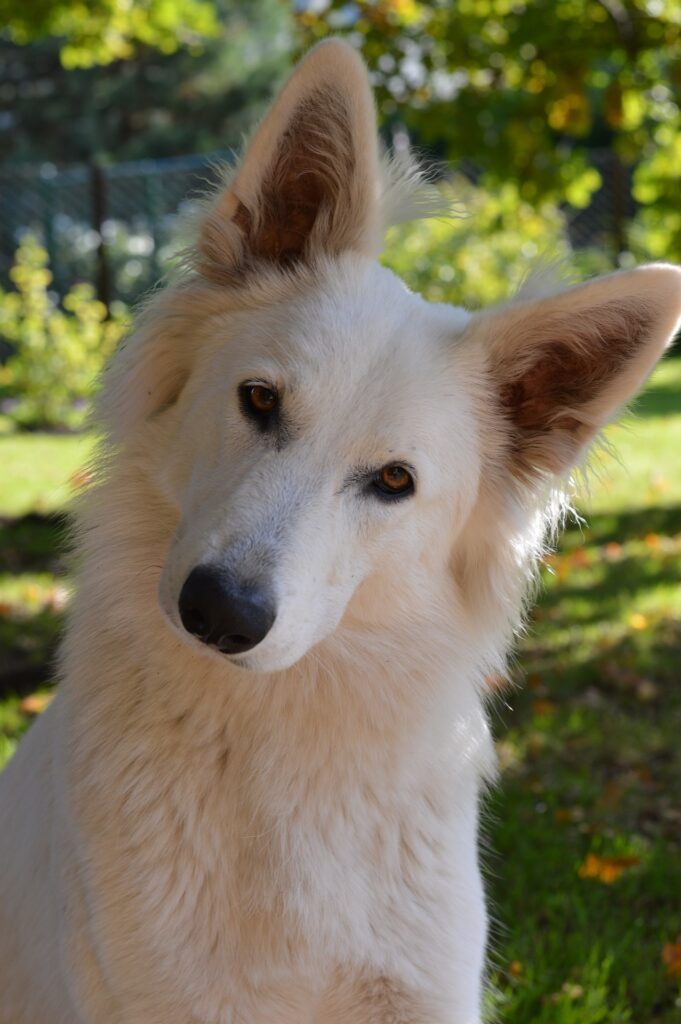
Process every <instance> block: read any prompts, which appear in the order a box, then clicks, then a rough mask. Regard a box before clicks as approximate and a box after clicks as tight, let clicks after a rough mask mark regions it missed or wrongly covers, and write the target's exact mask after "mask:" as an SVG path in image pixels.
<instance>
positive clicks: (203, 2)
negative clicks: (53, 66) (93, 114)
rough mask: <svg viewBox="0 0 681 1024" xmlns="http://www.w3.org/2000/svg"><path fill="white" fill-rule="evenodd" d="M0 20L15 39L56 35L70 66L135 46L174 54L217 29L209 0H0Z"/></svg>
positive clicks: (121, 55) (101, 60) (103, 60)
mask: <svg viewBox="0 0 681 1024" xmlns="http://www.w3.org/2000/svg"><path fill="white" fill-rule="evenodd" d="M0 23H1V24H3V25H5V26H6V27H7V29H8V30H9V33H10V36H11V38H12V39H13V40H14V41H15V42H17V43H27V42H31V41H33V40H36V39H43V38H45V37H48V36H49V37H56V38H58V39H60V40H61V41H62V42H61V57H62V61H63V63H64V66H65V67H72V68H74V67H91V66H92V65H93V64H108V63H110V62H111V61H115V60H125V59H128V58H130V57H132V56H133V54H134V53H135V51H136V50H137V49H138V48H139V47H140V46H151V47H154V48H155V49H158V50H160V51H161V52H163V53H173V52H174V51H175V50H177V49H178V47H180V46H196V45H199V44H201V43H202V42H203V41H204V40H205V39H207V38H210V37H211V36H215V35H217V34H218V31H219V21H218V18H217V12H216V5H215V4H214V3H212V2H211V0H135V2H134V3H128V2H126V0H84V2H82V3H73V0H23V2H22V3H21V4H16V3H14V0H0Z"/></svg>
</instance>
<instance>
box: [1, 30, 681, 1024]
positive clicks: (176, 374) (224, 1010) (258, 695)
mask: <svg viewBox="0 0 681 1024" xmlns="http://www.w3.org/2000/svg"><path fill="white" fill-rule="evenodd" d="M414 188H418V181H416V176H415V173H414V172H413V171H412V172H409V173H407V174H406V176H404V175H403V176H402V177H400V176H399V174H398V172H397V171H396V170H395V168H394V165H393V168H392V170H391V169H390V168H389V167H388V168H387V169H386V167H385V166H383V165H382V164H381V162H380V161H379V158H378V153H377V140H376V130H375V124H374V109H373V105H372V98H371V93H370V90H369V87H368V84H367V77H366V72H365V70H364V67H363V65H362V63H361V61H360V60H359V58H358V57H357V56H356V55H355V53H354V52H353V51H352V50H351V49H350V48H348V47H347V46H346V45H344V44H343V43H340V42H338V41H329V42H326V43H323V44H321V45H320V46H319V47H317V48H316V49H315V50H313V51H312V53H311V54H309V56H308V57H307V58H306V59H305V60H304V61H303V62H302V63H301V65H300V66H299V68H298V69H297V71H296V72H295V73H294V75H293V77H292V79H291V80H290V82H289V84H288V85H287V86H286V88H285V89H284V91H283V92H282V94H281V95H280V97H279V99H278V100H277V102H276V103H275V105H274V107H273V108H272V110H271V112H270V113H269V114H268V115H267V117H266V118H265V120H264V121H263V123H262V125H261V126H260V128H259V129H258V131H257V132H256V134H255V137H254V138H253V140H252V141H251V143H250V146H249V147H248V149H247V152H246V155H245V158H244V160H243V162H242V164H241V166H240V168H239V169H238V171H237V173H236V174H235V176H234V178H233V180H232V182H231V184H230V185H229V186H228V187H227V188H226V190H225V191H224V193H223V194H222V195H221V196H220V197H219V198H218V200H217V201H216V202H215V204H214V205H213V207H212V209H211V210H210V212H209V213H208V214H207V215H206V217H205V219H204V222H203V224H202V226H201V232H200V238H199V241H198V244H197V247H196V253H195V261H194V264H193V267H192V269H191V271H190V272H188V273H187V274H186V276H185V277H184V279H183V280H182V281H180V282H178V283H177V284H175V285H173V286H172V287H171V288H169V289H168V290H166V291H165V292H164V293H162V294H161V295H159V296H157V297H156V298H154V300H153V301H152V302H151V304H150V306H149V308H148V310H147V312H146V315H145V316H144V318H143V322H142V323H141V325H140V326H139V329H138V331H137V333H136V334H135V335H134V336H133V337H132V338H131V339H130V340H129V342H128V343H127V344H126V345H125V346H124V347H123V349H122V350H121V351H120V352H119V353H118V354H117V356H116V358H115V359H114V362H113V365H112V367H111V368H110V370H109V372H108V375H107V377H106V379H105V384H104V397H103V399H102V402H101V409H100V414H101V417H102V419H101V422H102V424H103V426H104V428H105V430H106V434H107V439H106V441H105V443H104V446H103V452H102V458H101V461H100V472H99V477H98V480H97V483H96V484H95V486H94V487H93V488H92V489H91V491H90V493H89V494H88V495H87V496H86V498H85V500H84V503H83V507H82V508H81V510H80V513H79V517H78V523H79V526H78V538H79V546H78V552H79V568H78V586H77V595H76V598H75V606H74V608H73V611H72V613H71V616H70V625H69V629H68V634H67V637H66V641H65V644H64V649H63V654H62V683H61V686H60V690H59V693H58V696H57V698H56V699H55V701H54V702H53V703H52V705H51V706H50V708H49V710H48V711H47V712H46V713H45V714H44V715H43V716H42V717H41V718H40V719H39V720H38V722H37V723H36V724H35V725H34V727H33V728H32V729H31V731H30V733H29V735H28V737H27V739H26V740H25V741H24V743H23V744H22V746H21V748H20V750H19V752H18V753H17V755H16V756H15V758H14V760H13V762H12V763H11V764H10V765H9V768H8V770H7V771H6V773H5V775H4V777H3V779H2V787H1V789H2V791H1V810H0V836H1V838H0V864H1V878H0V1021H1V1022H2V1024H76V1022H80V1024H119V1022H120V1024H123V1022H125V1024H341V1022H342V1024H477V1022H479V1021H480V1019H481V1008H480V1006H481V988H482V980H483V970H484V958H485V933H486V913H485V903H484V898H483V891H482V886H481V881H480V874H479V870H478V850H477V816H478V799H479V795H480V791H481V789H482V788H483V787H484V786H485V785H486V784H487V783H488V781H489V780H490V779H492V778H493V776H494V771H495V768H494V754H493V750H492V744H491V742H490V736H489V730H488V727H487V722H486V718H485V710H484V703H485V682H484V680H485V677H486V675H487V674H488V673H490V672H497V671H503V668H504V662H505V658H506V655H507V650H508V647H509V644H510V642H511V640H512V638H513V634H514V631H515V630H516V628H517V627H518V624H519V622H520V619H521V616H522V610H523V603H524V600H525V597H526V593H527V591H528V585H529V584H530V582H531V580H532V578H533V574H534V573H535V569H536V564H537V560H538V557H539V556H540V554H541V552H542V543H543V537H544V535H545V532H546V529H547V527H550V525H551V523H552V520H553V519H554V518H555V515H556V509H558V508H559V507H560V491H561V484H560V481H561V479H564V478H565V475H566V473H567V472H568V471H569V469H570V467H571V466H573V465H574V464H575V463H576V462H578V461H579V460H580V459H581V458H582V457H583V454H584V452H585V448H586V446H587V445H588V444H589V442H590V441H591V440H592V439H593V438H594V436H595V435H596V434H597V433H598V431H599V430H600V429H601V427H602V426H603V425H604V424H605V423H606V422H607V421H608V420H609V419H610V418H611V417H612V416H613V414H614V413H615V412H616V410H617V409H618V408H619V407H620V406H621V405H622V403H624V402H626V401H627V399H629V398H630V397H631V395H632V394H633V393H634V392H635V391H636V389H637V388H638V387H639V386H640V385H641V384H642V382H643V381H644V380H645V378H646V376H647V375H648V373H649V372H650V370H651V369H652V367H653V366H654V364H655V362H656V360H657V359H658V357H659V356H660V354H661V353H662V351H663V350H664V348H665V345H666V344H667V342H668V340H669V339H670V337H671V336H672V335H673V333H674V330H675V327H676V325H677V321H678V319H679V313H680V311H681V272H680V271H679V270H676V269H674V268H673V267H670V266H652V267H645V268H643V269H640V270H634V271H630V272H623V273H618V274H613V275H611V276H609V277H605V278H602V279H599V280H597V281H594V282H592V283H590V284H586V285H583V286H581V287H577V288H574V289H572V290H571V291H568V292H565V293H562V294H557V295H551V296H544V297H541V298H536V297H535V298H530V297H528V296H525V297H524V298H523V297H520V298H519V299H517V300H516V301H515V302H514V303H512V304H510V305H508V306H505V307H504V308H502V309H498V310H493V311H491V312H486V313H483V314H479V315H475V316H472V315H470V314H468V313H467V312H465V311H464V310H461V309H452V308H449V307H445V306H441V305H429V304H428V303H426V302H424V301H423V300H422V299H421V298H420V297H419V296H417V295H413V294H411V293H410V292H409V291H408V290H407V289H406V288H405V287H404V285H403V284H402V283H401V282H400V281H399V280H398V279H397V278H396V277H395V276H394V275H393V274H392V273H391V272H390V271H388V270H386V269H383V268H382V267H381V266H379V265H378V263H377V262H376V256H377V253H378V252H379V249H380V246H381V239H382V235H383V231H384V229H385V227H386V222H387V221H388V220H389V219H390V218H391V217H394V216H395V212H396V207H401V209H399V210H397V212H398V214H403V213H404V211H405V208H406V206H407V205H409V204H411V206H412V207H413V206H414V200H413V196H412V197H411V199H410V197H409V195H408V192H409V190H410V189H414ZM417 205H418V204H417Z"/></svg>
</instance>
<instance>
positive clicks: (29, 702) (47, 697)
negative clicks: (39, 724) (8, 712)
mask: <svg viewBox="0 0 681 1024" xmlns="http://www.w3.org/2000/svg"><path fill="white" fill-rule="evenodd" d="M51 700H52V694H51V693H32V694H31V695H30V696H29V697H24V699H23V700H22V702H21V703H20V705H19V709H20V711H21V713H22V714H24V715H39V714H40V713H41V711H44V710H45V708H46V707H47V705H48V704H49V703H50V701H51Z"/></svg>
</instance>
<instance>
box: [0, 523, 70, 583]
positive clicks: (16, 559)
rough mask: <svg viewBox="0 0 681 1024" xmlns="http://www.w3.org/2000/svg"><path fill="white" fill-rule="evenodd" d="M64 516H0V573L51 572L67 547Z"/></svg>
mask: <svg viewBox="0 0 681 1024" xmlns="http://www.w3.org/2000/svg"><path fill="white" fill-rule="evenodd" d="M66 523H67V517H66V516H65V515H59V514H57V515H40V514H38V513H35V512H32V513H30V514H29V515H26V516H21V517H20V518H18V519H10V518H7V517H0V572H8V573H20V572H30V571H32V570H33V571H40V572H54V571H56V570H58V569H59V568H60V564H61V556H62V554H63V552H64V550H65V548H66Z"/></svg>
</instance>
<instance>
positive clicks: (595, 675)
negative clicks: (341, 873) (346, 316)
mask: <svg viewBox="0 0 681 1024" xmlns="http://www.w3.org/2000/svg"><path fill="white" fill-rule="evenodd" d="M330 34H337V35H343V36H345V37H346V38H347V39H348V40H349V41H350V42H351V43H352V45H353V46H355V47H357V48H358V49H359V50H361V52H362V53H363V55H364V57H365V59H366V60H367V62H368V65H369V68H370V71H371V77H372V81H373V84H374V86H375V89H376V96H377V104H378V112H379V119H380V126H381V133H382V135H383V138H384V140H385V142H386V144H387V145H388V146H391V147H393V148H397V149H399V148H402V147H405V146H407V145H412V146H414V147H416V148H417V149H418V150H420V151H421V152H422V153H423V154H424V155H425V156H426V157H427V158H428V159H429V160H433V161H436V162H437V163H438V165H439V166H442V167H443V171H442V175H443V179H444V178H446V180H447V183H448V187H449V188H450V189H453V190H454V194H455V195H456V197H457V200H458V207H459V215H458V216H456V217H455V218H454V219H451V220H434V221H430V222H420V223H416V224H413V225H405V226H402V227H400V228H395V229H393V230H392V231H391V233H390V237H389V240H388V245H387V249H386V252H387V255H386V257H385V261H386V263H388V264H389V265H390V266H392V267H393V268H394V269H395V270H397V271H398V272H399V273H400V274H401V275H402V276H403V277H404V278H405V280H406V281H407V282H408V283H409V285H410V286H411V287H413V288H415V289H417V290H419V291H421V292H423V293H424V294H425V295H426V296H427V297H428V298H430V299H434V300H446V301H454V302H457V303H463V304H466V305H468V306H471V307H477V306H480V305H484V304H486V303H489V302H493V301H497V300H499V299H503V298H504V297H506V296H507V295H509V294H510V293H511V292H512V291H513V290H514V288H516V287H517V285H518V284H519V282H520V281H521V280H522V279H523V277H524V276H525V275H526V273H527V271H528V267H530V266H531V265H532V263H533V261H536V260H537V259H539V258H541V257H542V256H544V255H546V254H548V255H550V256H558V257H561V258H564V259H565V260H566V261H567V262H568V263H569V264H570V265H571V266H572V267H573V270H574V274H575V276H576V277H577V278H580V277H586V276H588V275H590V274H593V273H597V272H602V271H608V270H611V269H616V268H618V267H628V266H633V265H635V264H636V263H638V262H641V261H643V260H651V259H652V260H656V259H662V260H669V261H678V262H681V202H680V200H681V187H680V184H679V181H680V178H681V113H680V109H679V108H680V104H681V0H459V2H454V0H449V2H446V0H440V2H438V0H436V2H432V3H422V2H418V0H362V2H354V3H353V2H350V3H346V2H340V0H331V2H329V0H297V2H287V0H221V2H213V0H143V2H127V0H80V2H75V0H23V2H22V4H21V5H19V4H17V3H16V2H15V0H0V762H2V761H4V760H6V759H7V758H8V757H9V756H10V755H11V752H12V750H13V749H14V746H15V744H16V742H17V739H18V738H19V736H20V735H21V733H22V731H23V730H24V729H25V728H26V727H27V725H28V724H29V723H30V720H31V718H32V717H34V716H35V715H37V714H39V713H40V711H41V710H42V708H44V706H45V705H46V702H47V701H49V699H50V694H51V685H52V679H53V658H54V651H55V644H56V640H57V637H58V634H59V630H60V627H61V624H62V621H63V616H64V613H65V611H66V609H67V607H68V602H69V594H70V589H69V588H70V577H69V572H68V565H67V562H66V561H65V559H64V549H65V544H64V538H63V532H64V523H65V511H66V509H67V507H68V502H69V501H70V499H71V497H72V495H73V494H74V492H76V491H77V490H78V489H79V488H80V487H82V486H84V485H85V484H86V483H87V481H88V473H87V471H86V469H85V468H84V467H85V466H86V465H87V459H88V456H89V454H90V452H91V450H92V446H93V438H92V436H91V434H89V433H88V432H87V431H85V430H84V424H85V420H86V415H87V410H88V399H89V396H90V395H91V394H92V390H93V387H94V383H95V380H96V377H97V374H98V372H99V370H100V369H101V367H102V365H103V362H104V361H105V360H106V358H107V357H108V356H109V355H110V353H111V352H112V351H113V349H114V347H115V346H116V344H117V342H118V341H119V339H120V338H121V336H122V335H123V333H124V332H125V330H126V326H127V325H128V324H129V322H130V318H131V310H132V308H133V307H134V304H135V303H136V302H137V301H138V299H139V298H140V297H141V296H142V295H143V294H144V293H145V291H147V290H148V289H149V288H151V287H153V286H154V285H155V284H156V283H157V282H158V281H159V279H160V278H161V277H162V276H163V274H164V273H165V272H166V271H168V270H169V269H170V268H172V266H173V260H174V258H175V256H176V253H177V251H178V246H179V244H180V242H179V241H178V239H179V237H180V236H181V224H182V220H183V215H184V214H186V213H187V212H189V211H191V209H192V207H193V205H194V204H195V203H196V201H197V197H198V196H199V195H200V194H201V192H202V191H204V190H205V188H206V186H207V185H210V184H211V183H212V182H214V181H215V180H216V179H217V176H218V173H219V171H218V168H219V166H220V165H221V164H223V163H224V162H225V161H226V162H230V161H231V160H232V159H233V154H234V151H235V150H238V149H239V147H240V145H241V141H242V138H243V135H244V133H245V132H247V131H248V129H249V128H250V127H251V126H252V125H253V123H254V121H255V120H256V119H257V118H258V117H259V116H260V114H261V113H262V112H263V110H264V108H265V106H266V104H267V103H268V101H269V99H270V98H271V97H272V95H273V93H274V92H275V90H276V88H277V87H278V85H279V84H281V81H282V79H283V77H284V76H285V75H286V73H287V72H288V70H289V69H290V68H291V66H292V64H293V63H294V61H295V60H296V59H297V58H298V57H299V56H300V54H301V53H302V52H304V51H305V49H306V48H307V47H308V46H310V45H311V44H313V43H314V42H316V41H317V40H319V39H322V38H324V37H325V36H327V35H330ZM635 412H636V415H635V417H634V418H633V419H631V420H630V421H629V422H628V424H627V426H626V427H625V428H614V429H613V430H612V431H611V432H610V433H609V438H608V439H609V440H610V441H612V442H613V444H614V446H615V447H616V449H617V451H618V452H619V455H620V457H621V465H619V464H618V463H617V462H615V461H614V460H612V459H611V458H607V457H604V458H603V459H601V460H600V462H599V464H598V471H597V473H596V474H595V476H594V477H593V478H592V480H591V487H590V491H589V492H588V493H587V492H586V491H585V490H584V489H583V490H582V492H580V494H579V496H578V506H579V509H580V511H581V512H582V513H583V515H584V518H585V520H586V521H585V522H584V523H582V524H581V525H574V526H573V527H572V528H571V529H569V530H568V532H567V534H566V537H565V539H564V541H563V543H562V545H561V547H560V549H559V551H558V552H557V553H556V554H555V555H552V556H551V557H550V558H549V559H548V560H547V565H546V567H545V584H546V587H545V592H544V596H543V598H542V601H541V603H540V605H539V607H538V608H537V609H536V611H535V613H534V615H533V618H532V621H531V623H530V628H529V629H528V631H527V634H526V636H525V637H524V638H523V639H522V642H521V647H520V656H519V658H518V662H517V667H516V670H515V675H516V678H517V681H518V683H522V684H523V689H522V690H520V689H519V688H518V689H517V690H516V689H511V690H500V693H499V696H498V698H497V699H496V701H495V704H494V709H495V710H494V721H495V728H496V732H497V736H498V749H499V754H500V759H501V765H502V771H503V779H502V783H503V785H502V788H501V789H499V790H498V791H497V792H496V793H495V794H494V795H493V796H492V797H491V798H490V800H489V804H488V826H487V828H488V832H489V835H490V847H491V851H492V852H490V853H489V854H488V855H487V856H486V862H487V870H488V875H489V884H490V888H491V892H492V899H493V912H494V915H495V918H498V920H499V921H500V922H503V924H499V925H498V926H496V927H495V933H494V951H493V958H492V961H493V970H492V983H493V985H492V988H493V991H492V994H491V996H490V1012H496V1013H497V1014H499V1015H500V1017H501V1019H503V1020H504V1021H509V1022H513V1024H549V1022H550V1024H601V1022H602V1024H606V1022H607V1024H672V1022H673V1021H676V1022H678V1021H680V1020H681V897H680V895H679V894H680V893H681V856H680V854H681V798H680V796H679V780H680V779H681V751H680V748H679V740H678V738H679V736H680V735H681V685H679V684H680V682H681V680H680V679H679V676H680V674H681V671H680V669H681V625H680V620H679V612H680V611H681V587H680V583H681V474H680V473H679V457H680V455H679V453H681V359H678V358H675V357H674V354H673V353H672V357H671V358H669V359H668V360H667V361H666V363H665V364H664V365H663V366H662V367H661V368H660V370H659V371H657V373H656V374H655V376H654V377H653V380H652V383H651V386H650V388H649V390H648V391H647V393H646V395H645V397H644V398H643V399H642V400H641V401H640V403H639V404H638V405H637V407H636V410H635ZM198 699H200V695H198Z"/></svg>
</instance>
